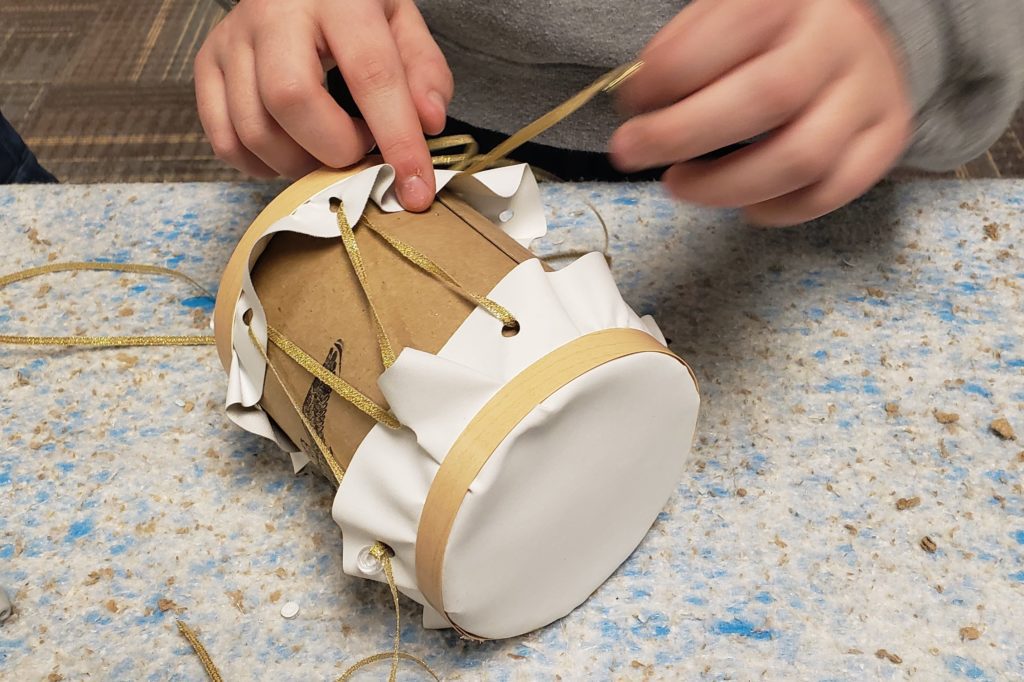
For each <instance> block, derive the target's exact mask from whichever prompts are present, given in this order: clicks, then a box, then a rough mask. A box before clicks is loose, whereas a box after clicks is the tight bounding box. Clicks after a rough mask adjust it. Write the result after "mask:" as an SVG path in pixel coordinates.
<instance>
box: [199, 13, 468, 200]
mask: <svg viewBox="0 0 1024 682" xmlns="http://www.w3.org/2000/svg"><path fill="white" fill-rule="evenodd" d="M335 65H337V66H338V67H339V69H340V71H341V75H342V77H343V78H344V80H345V83H346V84H347V85H348V88H349V90H350V92H351V93H352V98H353V99H354V100H355V102H356V104H357V105H358V106H359V109H360V111H361V112H362V113H363V115H364V116H365V117H366V120H365V122H364V121H363V120H360V119H358V118H351V117H350V116H349V115H348V114H346V113H345V111H344V110H342V109H341V107H340V106H338V104H337V103H336V102H335V101H334V99H333V98H332V97H331V96H330V94H328V92H327V90H326V89H325V88H324V85H323V81H324V73H325V71H326V70H328V69H330V68H332V67H333V66H335ZM195 81H196V102H197V104H198V108H199V116H200V119H201V120H202V123H203V129H204V130H205V131H206V136H207V138H209V140H210V144H211V145H212V147H213V150H214V153H216V155H217V157H218V158H220V159H222V160H224V161H226V162H227V163H230V164H231V165H232V166H234V167H235V168H238V169H239V170H241V171H243V172H245V173H248V174H250V175H254V176H257V177H273V176H275V175H284V176H287V177H292V178H296V177H300V176H302V175H304V174H306V173H308V172H309V171H311V170H313V169H315V168H317V167H319V166H320V165H326V166H330V167H333V168H342V167H344V166H349V165H351V164H353V163H356V162H357V161H359V160H361V159H362V158H363V157H364V156H365V155H366V153H367V152H368V151H369V150H371V149H372V148H373V147H374V145H375V144H376V146H377V147H379V148H380V153H381V155H382V156H383V157H384V160H385V161H386V162H387V163H389V164H391V165H392V166H394V167H395V170H396V172H397V174H398V178H397V188H398V197H399V200H400V201H401V202H402V205H403V206H404V207H405V208H406V209H408V210H412V211H421V210H425V209H426V208H427V207H428V206H430V204H431V202H432V201H433V198H434V189H435V188H434V173H433V165H432V163H431V159H430V152H429V151H428V150H427V145H426V140H425V139H424V133H428V134H437V133H439V132H441V130H442V129H443V128H444V125H445V118H446V115H447V108H448V103H449V101H450V100H451V97H452V92H453V89H454V85H453V83H452V75H451V71H450V70H449V69H448V64H447V62H446V61H445V59H444V55H442V54H441V50H440V49H439V48H438V47H437V44H436V43H435V42H434V39H433V38H432V37H431V35H430V32H429V30H428V29H427V26H426V24H425V23H424V21H423V18H422V17H421V16H420V13H419V11H418V10H417V9H416V6H415V5H414V4H413V0H288V1H285V0H242V1H241V2H240V3H239V5H238V6H237V7H235V9H233V10H232V11H231V12H230V13H229V14H228V15H227V17H225V18H224V20H223V21H221V22H220V23H219V24H218V25H217V26H216V27H215V28H214V29H213V31H212V32H211V33H210V35H209V37H207V39H206V42H205V43H204V44H203V47H202V49H201V50H200V51H199V54H198V56H197V57H196V62H195Z"/></svg>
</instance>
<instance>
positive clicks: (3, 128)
mask: <svg viewBox="0 0 1024 682" xmlns="http://www.w3.org/2000/svg"><path fill="white" fill-rule="evenodd" d="M28 182H57V178H55V177H53V176H52V175H51V174H50V173H49V172H48V171H47V170H46V169H45V168H43V167H42V166H40V165H39V161H38V160H36V156H35V154H33V153H32V152H31V151H30V150H29V148H28V147H26V146H25V142H24V140H22V139H21V136H20V135H18V132H17V131H16V130H15V129H14V127H13V126H11V124H10V123H9V122H8V121H7V119H6V118H4V116H3V114H0V185H11V184H16V183H28Z"/></svg>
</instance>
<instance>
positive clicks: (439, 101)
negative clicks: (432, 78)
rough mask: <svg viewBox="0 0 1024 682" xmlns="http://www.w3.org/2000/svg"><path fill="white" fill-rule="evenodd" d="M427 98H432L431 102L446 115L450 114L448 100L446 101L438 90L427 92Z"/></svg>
mask: <svg viewBox="0 0 1024 682" xmlns="http://www.w3.org/2000/svg"><path fill="white" fill-rule="evenodd" d="M427 99H429V100H430V102H431V104H433V105H434V107H435V108H437V110H438V111H440V112H441V113H442V114H444V115H446V116H447V115H448V102H446V101H445V99H444V97H441V93H439V92H437V91H436V90H431V91H430V92H428V93H427Z"/></svg>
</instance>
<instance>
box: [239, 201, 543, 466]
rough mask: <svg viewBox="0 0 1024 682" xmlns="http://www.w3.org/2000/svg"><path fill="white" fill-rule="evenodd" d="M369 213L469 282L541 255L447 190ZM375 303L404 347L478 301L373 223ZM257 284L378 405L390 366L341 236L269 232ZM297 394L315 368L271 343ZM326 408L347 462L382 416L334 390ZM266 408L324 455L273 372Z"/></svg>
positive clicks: (369, 248) (430, 348)
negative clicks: (412, 204)
mask: <svg viewBox="0 0 1024 682" xmlns="http://www.w3.org/2000/svg"><path fill="white" fill-rule="evenodd" d="M365 216H366V218H367V219H369V220H371V221H373V223H374V225H376V226H378V227H379V228H380V229H381V230H382V231H384V232H385V233H387V234H388V235H390V236H393V237H395V238H397V239H400V240H401V241H403V242H405V243H407V244H410V245H412V246H413V247H415V248H416V249H418V250H419V251H421V252H422V253H423V254H425V255H426V256H427V257H429V258H430V259H431V260H433V261H434V262H435V263H437V264H439V265H440V266H441V267H443V268H444V269H445V270H447V271H448V272H450V273H451V274H452V275H453V276H454V277H455V278H456V279H457V280H458V281H459V282H460V283H462V284H463V285H464V286H465V287H466V289H467V290H468V291H476V292H487V291H490V290H491V288H493V287H494V285H495V283H496V282H498V281H499V280H500V279H501V278H502V277H504V276H505V275H506V274H507V273H508V271H509V270H511V269H512V268H513V267H515V266H516V265H517V264H518V263H519V262H521V261H523V260H526V259H529V258H533V257H534V256H533V255H532V254H531V253H530V252H529V251H527V250H526V249H524V248H523V247H521V246H520V245H519V244H517V243H516V242H515V241H513V240H512V239H511V238H509V237H508V236H507V235H505V234H504V233H503V232H501V231H500V230H498V229H497V228H496V227H495V226H494V225H493V224H492V223H491V222H490V221H488V220H486V219H484V218H483V217H482V216H479V214H477V213H476V212H475V211H473V209H471V208H470V207H469V206H467V205H466V204H465V203H464V202H462V201H461V200H459V199H458V198H456V197H454V196H452V195H445V194H443V195H442V196H441V197H440V198H439V199H438V200H437V201H435V202H434V204H433V205H432V206H431V207H430V208H429V209H428V210H427V211H426V212H424V213H418V214H417V213H405V212H400V213H384V212H382V211H380V210H379V209H378V208H376V207H375V206H372V205H369V206H367V208H366V210H365ZM356 239H357V241H358V243H359V249H360V251H361V253H362V256H363V260H364V262H365V265H366V272H367V276H368V278H369V288H370V291H371V295H372V296H373V302H374V306H375V307H376V309H377V312H378V314H379V315H380V317H381V321H382V323H383V325H384V328H385V330H386V331H387V333H388V338H389V339H390V341H391V344H392V346H393V347H394V350H395V352H396V353H400V352H401V350H402V349H403V348H405V347H406V346H411V347H413V348H417V349H419V350H423V351H426V352H436V351H437V350H438V349H439V348H440V347H441V346H443V345H444V343H445V342H446V341H447V340H448V338H449V337H450V336H451V334H452V333H453V332H454V330H455V329H457V328H458V327H459V325H461V324H462V322H463V321H464V320H465V319H466V317H467V316H468V315H469V313H470V312H472V310H473V309H474V307H475V306H474V305H473V304H472V303H470V302H469V301H467V300H466V298H465V297H464V296H462V295H459V294H458V293H456V292H454V291H453V290H452V289H451V288H450V287H448V286H446V285H445V284H443V283H441V282H440V281H438V280H437V279H436V278H434V277H432V276H431V275H429V274H428V273H426V272H423V271H422V270H420V269H419V268H417V267H416V266H414V265H413V264H411V263H409V262H408V261H407V260H405V259H404V258H402V257H401V256H400V255H399V254H397V253H396V252H395V251H393V250H392V249H391V248H390V247H388V246H387V245H386V244H385V243H384V241H383V240H382V239H380V238H379V237H378V236H377V235H374V234H372V233H371V232H370V231H369V230H364V229H360V228H357V229H356ZM252 280H253V285H254V287H255V289H256V292H257V294H258V295H259V299H260V302H261V303H262V305H263V307H264V310H265V312H266V315H267V319H268V322H269V323H270V324H271V325H273V326H274V327H276V328H277V329H278V330H279V331H281V332H282V333H283V334H284V335H285V336H286V337H287V338H289V339H291V340H292V341H294V342H295V343H296V344H298V345H299V346H300V347H301V348H303V349H304V350H305V351H306V352H307V353H309V354H310V355H312V356H313V357H314V358H316V359H317V360H318V361H321V362H323V361H325V360H327V359H328V357H329V356H330V355H332V354H333V356H334V363H333V364H335V369H334V371H335V372H336V373H338V374H339V376H341V377H342V378H344V379H345V381H347V382H349V383H350V384H352V385H353V386H355V387H356V388H357V389H359V390H360V391H361V392H363V393H364V394H365V395H367V396H369V397H370V398H371V399H373V400H374V401H376V402H377V403H378V404H386V401H385V400H384V396H383V395H382V394H381V391H380V389H379V387H378V386H377V377H378V376H379V375H380V373H381V372H382V371H383V370H384V368H383V365H382V361H381V357H380V351H379V349H378V345H377V337H376V334H375V332H374V328H373V325H372V323H371V318H370V313H369V309H368V307H367V304H366V299H365V297H364V296H363V293H362V290H361V289H360V288H359V284H358V281H357V279H356V276H355V272H354V271H353V269H352V266H351V264H350V262H349V261H348V257H347V256H346V254H345V250H344V247H343V246H342V244H341V240H340V238H339V239H337V240H324V239H318V238H315V237H310V236H307V235H302V234H298V233H293V232H292V233H281V234H278V235H276V236H274V238H273V239H272V240H271V241H270V243H269V244H268V245H267V247H266V249H265V250H264V251H263V253H262V254H261V255H260V257H259V259H258V260H257V262H256V265H255V267H254V268H253V270H252ZM268 353H269V356H270V359H271V362H273V363H274V365H275V366H276V367H277V368H278V370H279V372H280V374H281V375H282V377H283V379H284V381H285V382H287V383H288V385H289V386H288V387H289V389H290V391H291V393H292V395H293V396H295V397H296V398H297V400H299V401H302V400H303V399H304V398H305V397H306V396H307V395H308V394H309V392H310V389H311V386H312V385H313V383H314V382H313V379H312V377H311V376H310V375H309V374H308V372H306V371H305V370H304V369H302V368H301V367H300V366H298V365H297V364H295V363H294V362H292V361H291V360H290V359H289V358H288V357H287V356H286V355H285V354H284V353H283V352H282V351H280V350H279V349H278V348H276V347H274V346H271V347H270V348H269V349H268ZM324 397H325V398H326V413H327V414H329V415H330V416H329V418H326V419H325V414H311V415H310V414H307V416H309V417H312V418H313V421H314V422H315V423H317V425H318V426H322V428H323V433H322V437H323V439H324V442H325V443H327V445H328V446H329V447H330V448H331V450H332V452H333V453H334V456H335V458H336V459H337V460H338V462H339V463H340V464H341V465H342V466H343V467H347V466H348V465H349V463H350V461H351V458H352V455H353V453H354V452H355V451H356V448H357V447H358V445H359V443H360V442H361V441H362V440H363V438H364V437H365V436H366V434H367V433H368V432H369V431H370V429H371V428H372V427H373V426H374V424H375V422H374V421H373V420H372V419H371V418H370V417H368V416H367V415H365V414H364V413H362V412H360V411H359V410H357V409H356V408H354V407H353V406H352V405H350V404H348V403H347V402H345V401H344V400H342V399H341V398H339V397H338V396H337V395H335V394H333V393H328V392H326V391H325V392H324ZM260 404H261V406H262V407H263V409H264V410H265V411H266V412H267V413H268V414H269V415H270V417H271V418H272V419H273V420H274V421H275V423H277V425H278V426H279V427H280V428H281V429H282V430H283V431H284V432H285V433H286V434H287V435H288V437H289V438H290V439H291V440H292V442H293V443H295V444H296V446H299V447H302V449H303V450H305V451H306V453H307V454H308V455H309V456H310V458H311V461H312V462H314V463H317V462H319V458H318V457H317V456H316V453H315V452H314V447H313V445H312V443H310V442H309V438H308V437H307V436H306V430H305V428H304V427H303V425H302V422H301V420H300V419H299V417H298V415H296V414H295V410H294V409H293V407H292V405H291V404H290V402H289V400H288V398H287V396H286V394H285V393H284V391H283V390H282V388H281V386H280V385H279V384H278V382H277V380H276V378H275V377H274V376H273V375H272V374H268V375H267V377H266V383H265V385H264V393H263V399H262V400H261V401H260Z"/></svg>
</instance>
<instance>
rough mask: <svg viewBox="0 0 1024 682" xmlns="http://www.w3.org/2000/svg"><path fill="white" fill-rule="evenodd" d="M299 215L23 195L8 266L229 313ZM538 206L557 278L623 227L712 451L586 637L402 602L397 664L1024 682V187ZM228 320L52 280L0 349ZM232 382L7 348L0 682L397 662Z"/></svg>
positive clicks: (0, 480)
mask: <svg viewBox="0 0 1024 682" xmlns="http://www.w3.org/2000/svg"><path fill="white" fill-rule="evenodd" d="M273 191H274V188H273V187H268V186H264V185H226V184H225V185H218V184H208V185H122V186H92V187H81V186H65V187H37V188H27V187H22V188H0V239H2V243H3V246H2V247H0V254H2V256H0V272H7V271H11V270H14V269H17V268H23V267H29V266H34V265H38V264H41V263H45V262H47V261H48V260H49V259H57V260H81V259H92V258H107V259H115V260H131V261H137V262H146V263H155V264H163V265H168V266H171V267H176V268H180V269H181V270H184V271H186V272H188V273H189V274H191V275H193V276H194V277H196V278H198V279H199V280H200V281H201V282H203V283H204V284H206V285H207V286H208V287H211V288H212V287H214V286H215V285H216V282H217V276H218V273H219V270H220V268H221V267H222V265H223V263H224V262H225V259H226V258H227V255H228V253H229V250H230V249H231V247H232V245H233V243H234V240H235V239H236V238H237V236H238V235H239V234H240V232H241V230H242V229H243V228H244V226H245V225H246V224H247V223H248V221H249V220H250V219H251V218H252V216H253V215H254V214H255V212H256V211H257V210H258V208H260V207H261V206H262V205H264V204H265V203H266V202H267V201H268V199H269V198H270V197H271V196H272V194H273ZM544 195H545V200H546V203H547V205H548V207H549V213H550V217H551V224H552V228H553V229H552V233H551V234H550V235H549V237H548V238H547V239H546V240H545V242H544V243H543V244H542V245H541V250H542V251H547V252H550V251H558V250H564V249H567V248H582V247H599V246H600V243H601V233H600V230H599V229H598V228H597V226H596V220H595V218H594V216H593V214H592V213H591V212H590V210H589V209H588V208H587V207H586V205H585V203H584V200H585V199H589V200H590V201H591V202H592V203H593V204H594V205H595V206H596V207H597V208H598V209H599V210H600V212H601V214H602V215H603V216H604V217H605V219H606V221H607V222H608V225H609V227H610V229H611V232H612V242H611V250H612V254H613V256H614V271H615V274H616V276H617V278H618V280H619V282H620V283H621V285H622V287H623V290H624V293H625V296H626V298H627V300H629V301H630V302H631V303H633V304H634V306H635V307H636V308H637V309H638V310H639V311H640V312H643V313H647V312H652V313H654V314H655V315H656V316H657V318H658V319H659V321H660V323H661V325H662V327H663V328H664V330H665V332H666V334H667V335H668V336H669V338H671V339H672V341H673V347H674V348H675V350H676V351H677V352H678V353H680V354H681V355H682V356H683V357H685V358H686V359H687V360H688V361H689V362H690V364H691V365H692V366H693V367H694V369H695V370H696V372H697V374H698V376H699V378H700V380H701V386H702V390H703V395H704V407H703V416H702V421H701V425H700V428H699V434H700V435H699V438H698V442H697V444H696V447H695V450H694V452H693V454H692V460H691V463H690V465H689V467H688V468H687V471H686V476H685V478H684V479H683V480H681V481H680V482H679V487H678V492H677V494H676V495H675V496H674V497H673V498H672V500H671V501H670V503H669V505H668V507H667V508H666V509H665V511H664V513H663V514H662V515H661V517H660V519H659V521H658V522H657V524H656V525H655V527H654V529H653V530H652V531H651V533H650V534H649V536H648V538H647V539H646V541H645V542H644V543H643V544H642V545H641V547H640V548H639V550H638V551H637V552H636V553H635V555H634V556H633V557H632V558H631V559H630V560H629V561H628V562H627V563H626V564H625V565H624V566H623V567H622V568H621V569H620V571H619V572H618V573H617V574H616V575H615V576H613V577H612V579H611V580H609V581H608V582H607V584H605V585H604V587H602V588H601V589H600V590H599V591H598V592H597V594H596V595H595V596H594V597H593V598H592V599H591V600H590V601H589V602H588V603H586V604H585V605H584V606H583V607H582V608H580V609H578V610H577V611H576V612H575V613H573V614H572V615H571V616H569V617H568V618H566V619H564V620H563V621H561V622H559V623H556V624H555V625H553V626H551V627H548V628H546V629H544V630H542V631H539V632H536V633H533V634H531V635H528V636H526V637H523V638H520V639H515V640H509V641H502V642H493V643H487V644H483V645H479V644H472V643H467V642H462V641H459V640H458V639H457V638H456V637H454V636H453V635H452V634H451V633H449V632H435V631H424V630H423V629H422V627H421V625H420V623H419V609H418V607H416V606H415V605H413V604H412V602H409V601H408V600H403V603H402V606H403V612H404V615H405V618H404V620H403V629H402V639H403V642H404V647H405V649H406V650H408V651H410V652H412V653H415V654H419V655H422V656H423V657H425V658H426V659H427V660H428V661H429V662H430V663H431V664H432V665H433V666H435V668H436V669H437V670H438V671H439V672H441V673H442V674H443V675H444V676H445V677H447V678H449V679H473V680H475V679H491V680H517V679H522V680H533V679H555V676H556V675H560V676H561V679H563V680H583V679H587V680H600V679H637V680H639V679H697V678H702V679H735V680H753V679H762V678H763V679H776V680H778V679H798V680H863V679H904V678H908V677H914V678H915V679H920V680H929V681H930V680H939V679H973V680H1008V679H1020V678H1021V677H1022V676H1024V491H1022V472H1024V443H1022V442H1021V440H1015V439H1012V438H1005V437H1004V436H1010V435H1011V434H1010V432H1009V431H1008V430H1007V429H1006V428H1002V427H1003V426H1004V425H1003V424H1002V423H1001V422H996V420H999V419H1005V420H1007V423H1006V425H1005V426H1009V427H1011V428H1014V429H1016V431H1017V432H1018V433H1020V434H1021V437H1022V438H1024V239H1022V236H1024V227H1022V226H1024V182H1021V181H1007V182H975V183H959V182H952V183H939V182H935V183H918V184H904V185H898V186H893V187H888V188H881V189H878V190H876V191H875V192H874V193H873V194H872V195H870V196H869V197H868V198H867V199H866V200H864V201H862V202H860V203H859V204H857V205H856V206H854V207H852V208H850V209H848V210H845V211H843V212H841V213H839V214H837V215H835V216H833V217H831V218H828V219H826V220H823V221H819V222H818V223H817V224H814V225H812V226H809V227H807V228H804V229H802V230H783V231H756V230H752V229H750V228H747V227H744V226H743V225H742V224H740V223H739V222H738V220H737V219H736V217H735V216H733V215H731V214H722V213H717V212H710V211H704V210H698V209H694V208H688V207H682V206H677V205H675V204H673V203H672V202H670V201H669V200H667V199H666V198H665V197H664V196H663V195H662V193H661V191H660V190H659V188H658V187H657V186H654V185H575V186H574V185H565V186H546V187H545V189H544ZM51 287H52V288H51ZM211 305H212V302H211V301H210V300H208V299H206V298H203V297H202V296H197V294H196V292H194V291H190V290H189V289H188V288H187V286H186V285H184V284H181V283H177V282H172V281H169V280H166V279H157V280H153V279H150V280H143V279H139V278H138V277H135V276H120V275H111V274H92V273H82V274H78V275H74V276H71V275H59V276H54V277H51V278H49V279H47V280H45V281H38V280H36V281H32V282H26V283H22V284H18V285H13V286H11V287H9V288H8V289H6V290H3V291H0V328H2V330H4V331H11V332H30V331H36V332H40V333H61V332H68V331H78V332H86V333H88V332H94V331H95V332H99V331H103V332H107V333H131V332H140V333H145V332H155V331H163V332H171V331H179V330H181V331H188V330H193V329H203V328H205V324H206V317H207V315H208V313H209V312H210V309H211ZM223 387H224V376H223V373H222V371H221V368H220V366H219V364H218V362H217V359H216V357H215V354H214V352H213V350H212V349H211V348H185V349H137V350H136V349H133V350H121V351H118V350H93V351H82V350H75V351H67V350H49V349H14V348H2V349H0V586H3V587H5V588H6V589H7V590H8V592H9V593H10V594H11V596H12V597H13V600H14V602H15V604H16V608H17V613H16V615H15V617H14V618H13V619H12V620H10V621H8V622H7V623H5V624H3V625H2V626H0V678H4V679H18V680H22V679H25V680H35V679H50V680H60V679H64V680H108V679H109V680H202V679H203V678H204V675H203V672H202V670H201V668H200V666H199V662H198V660H197V659H196V658H195V657H194V656H193V654H192V653H191V650H190V649H189V647H188V645H187V644H186V643H185V642H184V641H183V640H182V639H181V638H180V637H179V636H178V634H177V632H176V629H175V626H174V616H175V615H176V614H178V616H179V617H181V618H183V619H185V620H187V621H188V622H189V623H190V624H191V625H192V626H193V627H194V628H196V629H197V630H198V631H199V632H200V634H201V637H202V639H203V641H204V643H205V644H206V646H207V648H208V649H209V650H210V652H211V654H212V655H213V656H214V658H215V660H216V661H217V663H218V664H219V666H220V668H221V670H222V672H223V673H224V674H225V678H226V679H227V680H228V681H229V682H233V681H238V680H253V679H267V680H269V679H274V680H319V679H330V678H332V677H334V676H337V675H338V674H339V673H340V672H341V671H342V670H344V669H345V668H346V667H347V666H348V665H349V664H350V663H352V662H353V661H354V660H356V659H357V658H360V657H362V656H364V655H367V654H369V653H372V652H375V651H379V650H382V649H385V648H387V646H388V643H389V638H390V633H391V628H392V626H393V615H392V611H391V608H390V597H389V595H388V593H387V590H386V588H385V587H384V586H382V585H379V584H371V583H366V582H363V581H359V580H355V579H352V578H349V577H346V576H345V575H343V574H342V571H341V557H340V555H339V554H340V550H341V540H340V537H339V533H338V530H337V528H336V526H335V525H334V523H333V521H332V520H331V518H330V511H329V510H330V503H331V491H330V489H329V488H328V486H327V485H326V484H324V483H323V482H321V481H320V480H318V479H316V478H315V477H312V476H308V475H300V476H294V475H293V474H292V473H291V470H290V468H289V465H288V463H287V461H286V458H285V457H283V456H282V455H281V453H279V452H277V451H276V450H275V448H274V447H273V446H272V445H268V444H267V443H264V442H262V441H260V440H258V439H256V438H255V437H252V436H249V435H247V434H245V433H243V432H242V431H240V430H238V429H237V428H234V427H233V426H232V425H231V424H230V423H229V422H228V421H227V419H226V418H225V417H224V415H223V414H222V411H221V405H222V402H223ZM993 422H996V430H1002V431H1003V436H1000V435H999V434H997V433H996V430H993V427H992V425H993ZM925 538H927V539H925ZM289 601H291V602H295V603H296V604H297V605H298V606H299V613H298V615H297V616H296V617H295V618H294V619H291V620H286V619H284V618H282V616H281V613H280V612H281V608H282V605H283V604H285V603H286V602H289ZM386 669H387V668H386V666H382V667H380V668H376V669H374V670H372V671H369V672H367V673H365V674H364V675H363V679H380V678H382V677H383V676H384V675H385V674H386ZM409 670H410V672H409V676H408V679H417V678H416V677H415V674H414V673H413V672H411V669H409Z"/></svg>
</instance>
